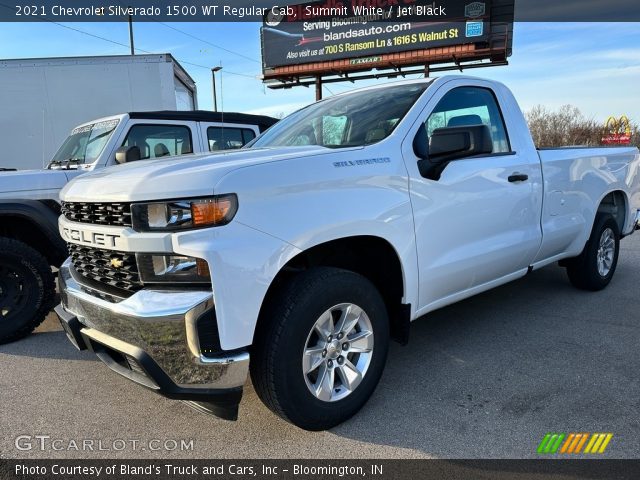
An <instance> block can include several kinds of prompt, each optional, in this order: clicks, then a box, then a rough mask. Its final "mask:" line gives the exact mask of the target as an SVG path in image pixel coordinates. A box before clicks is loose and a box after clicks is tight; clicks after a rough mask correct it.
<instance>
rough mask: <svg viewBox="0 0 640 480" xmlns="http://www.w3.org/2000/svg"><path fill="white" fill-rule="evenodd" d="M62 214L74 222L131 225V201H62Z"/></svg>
mask: <svg viewBox="0 0 640 480" xmlns="http://www.w3.org/2000/svg"><path fill="white" fill-rule="evenodd" d="M62 214H63V215H64V216H65V218H66V219H67V220H71V221H72V222H79V223H90V224H94V225H116V226H119V227H130V226H131V204H129V203H85V202H62Z"/></svg>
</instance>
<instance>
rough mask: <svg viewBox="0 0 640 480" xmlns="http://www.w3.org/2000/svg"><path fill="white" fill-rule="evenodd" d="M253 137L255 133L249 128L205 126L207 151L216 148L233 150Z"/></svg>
mask: <svg viewBox="0 0 640 480" xmlns="http://www.w3.org/2000/svg"><path fill="white" fill-rule="evenodd" d="M254 138H256V134H255V132H254V131H253V130H251V129H250V128H230V127H209V128H207V139H208V140H209V151H212V152H214V151H216V150H234V149H237V148H242V147H243V146H244V145H246V144H247V143H249V142H250V141H251V140H253V139H254Z"/></svg>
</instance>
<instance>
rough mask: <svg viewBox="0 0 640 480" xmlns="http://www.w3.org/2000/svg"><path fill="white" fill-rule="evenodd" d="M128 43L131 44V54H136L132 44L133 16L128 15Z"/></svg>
mask: <svg viewBox="0 0 640 480" xmlns="http://www.w3.org/2000/svg"><path fill="white" fill-rule="evenodd" d="M129 45H131V55H135V54H136V49H135V47H134V46H133V17H132V16H131V15H129Z"/></svg>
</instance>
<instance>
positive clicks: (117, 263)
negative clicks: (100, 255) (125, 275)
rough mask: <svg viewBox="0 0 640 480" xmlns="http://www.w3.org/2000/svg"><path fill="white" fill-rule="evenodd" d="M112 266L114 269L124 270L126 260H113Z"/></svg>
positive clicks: (115, 258)
mask: <svg viewBox="0 0 640 480" xmlns="http://www.w3.org/2000/svg"><path fill="white" fill-rule="evenodd" d="M111 266H112V267H113V268H122V267H124V260H122V259H121V258H118V257H113V258H111Z"/></svg>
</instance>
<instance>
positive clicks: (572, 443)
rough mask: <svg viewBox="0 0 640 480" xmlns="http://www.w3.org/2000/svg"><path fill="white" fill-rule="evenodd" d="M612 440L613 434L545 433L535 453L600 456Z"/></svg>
mask: <svg viewBox="0 0 640 480" xmlns="http://www.w3.org/2000/svg"><path fill="white" fill-rule="evenodd" d="M612 438H613V433H569V434H566V433H547V434H546V435H545V436H544V438H543V439H542V441H541V442H540V445H538V450H537V452H538V453H539V454H554V453H564V454H578V453H589V454H600V453H604V452H605V450H606V449H607V447H608V446H609V442H611V439H612ZM585 445H586V446H585ZM583 448H584V450H583Z"/></svg>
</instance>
